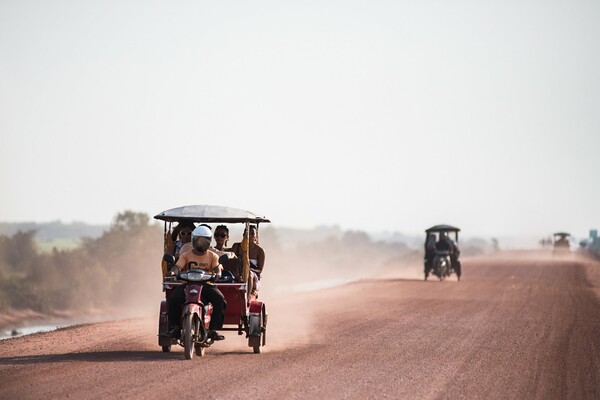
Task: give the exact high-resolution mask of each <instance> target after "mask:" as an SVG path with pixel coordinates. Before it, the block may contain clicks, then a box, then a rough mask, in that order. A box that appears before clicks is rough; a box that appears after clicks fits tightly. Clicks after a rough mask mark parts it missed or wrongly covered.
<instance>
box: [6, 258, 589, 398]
mask: <svg viewBox="0 0 600 400" xmlns="http://www.w3.org/2000/svg"><path fill="white" fill-rule="evenodd" d="M598 271H600V263H598V262H593V261H590V260H585V259H579V258H576V257H575V256H567V257H562V258H552V257H550V256H547V255H541V254H539V253H513V254H503V255H495V256H487V257H481V258H477V259H469V260H464V261H463V279H462V281H461V282H456V280H455V279H450V280H449V281H445V282H438V281H428V282H424V281H422V280H417V279H406V278H401V277H400V275H399V276H398V277H394V276H393V275H394V274H393V273H391V274H388V275H387V277H386V279H373V280H370V281H361V282H356V283H352V284H348V285H344V286H340V287H337V288H333V289H327V290H321V291H315V292H310V293H305V294H294V295H290V296H288V297H285V298H284V297H277V298H269V299H264V300H265V301H266V302H267V308H268V312H269V326H268V336H267V346H266V347H265V348H264V349H263V353H262V354H253V353H252V349H251V348H249V347H247V342H246V341H245V340H244V337H243V336H238V335H237V334H236V333H235V332H233V333H232V332H226V333H225V336H226V340H225V341H223V342H220V343H217V344H215V345H214V346H212V347H211V348H209V349H208V350H207V352H206V356H205V357H202V358H199V357H195V358H194V359H193V360H189V361H186V360H184V356H183V351H182V349H181V348H174V351H173V352H171V353H162V352H161V350H160V347H159V346H158V344H157V339H156V331H157V326H156V325H157V318H156V317H155V316H152V317H144V318H135V319H128V320H120V321H111V322H104V323H97V324H89V325H82V326H77V327H71V328H66V329H61V330H58V331H54V332H48V333H40V334H34V335H28V336H24V337H19V338H14V339H7V340H3V341H0V399H40V398H48V399H54V398H67V397H68V398H72V399H106V398H127V399H131V398H144V399H164V398H182V399H187V398H203V399H249V398H258V399H283V398H285V399H307V398H309V399H321V398H327V399H370V398H372V399H381V398H394V399H397V398H411V399H438V398H448V399H460V398H466V399H580V398H581V399H592V398H600V301H599V298H598V293H599V291H598V289H599V288H600V282H599V280H600V273H599V272H598ZM157 314H158V305H157Z"/></svg>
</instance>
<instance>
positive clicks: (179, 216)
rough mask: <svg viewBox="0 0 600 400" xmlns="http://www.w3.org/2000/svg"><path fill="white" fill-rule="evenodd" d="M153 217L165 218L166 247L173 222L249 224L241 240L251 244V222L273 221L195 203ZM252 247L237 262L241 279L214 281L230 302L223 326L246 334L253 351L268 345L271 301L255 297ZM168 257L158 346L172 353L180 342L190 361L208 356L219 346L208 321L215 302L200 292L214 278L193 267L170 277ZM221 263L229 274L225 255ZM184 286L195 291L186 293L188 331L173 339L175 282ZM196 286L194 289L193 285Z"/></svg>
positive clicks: (242, 212) (238, 210) (246, 248)
mask: <svg viewBox="0 0 600 400" xmlns="http://www.w3.org/2000/svg"><path fill="white" fill-rule="evenodd" d="M154 218H155V219H159V220H162V221H164V225H165V226H164V240H165V248H166V245H167V242H168V241H169V239H170V238H171V232H172V224H173V223H174V222H177V223H180V222H183V221H190V222H194V223H217V224H218V223H223V224H233V223H242V224H245V225H246V234H245V235H244V238H243V241H242V242H243V243H246V244H247V243H248V240H249V236H248V232H249V231H250V229H248V227H249V225H250V224H254V225H256V226H257V227H258V225H259V224H260V223H262V222H270V221H269V220H268V219H266V218H264V217H260V216H257V215H255V214H253V213H251V212H249V211H245V210H240V209H238V208H231V207H221V206H212V205H191V206H184V207H178V208H173V209H170V210H166V211H163V212H161V213H159V214H158V215H155V216H154ZM248 247H249V246H246V247H245V254H244V255H243V258H242V260H241V266H240V265H237V266H239V267H240V270H238V271H240V273H239V274H237V275H238V277H237V278H236V279H235V280H234V279H233V275H234V274H227V275H228V276H229V277H230V278H231V279H223V280H221V281H219V280H216V281H215V284H216V286H217V288H218V289H219V290H220V291H221V292H222V293H223V295H224V296H225V300H226V301H227V308H226V310H225V321H224V324H223V328H222V329H220V330H224V331H236V332H237V333H238V335H242V334H245V335H246V336H245V337H246V338H247V339H248V346H249V347H252V350H253V351H254V353H260V352H261V347H262V346H265V345H266V334H267V310H266V305H265V304H264V303H263V302H262V301H259V300H257V299H256V298H254V297H253V296H251V291H250V290H249V286H250V276H251V275H250V265H251V264H250V259H249V255H248ZM242 248H244V247H242ZM167 258H168V257H166V258H165V259H163V278H164V282H163V291H164V292H165V300H163V301H162V302H161V304H160V314H159V322H158V345H159V346H161V347H162V350H163V351H164V352H169V351H171V345H173V344H178V345H180V346H182V347H183V348H184V350H185V358H186V359H191V358H192V357H193V356H194V354H195V355H197V356H200V357H201V356H203V355H204V351H205V349H206V348H208V347H209V346H211V345H212V344H214V341H212V340H210V339H209V338H207V336H206V328H207V327H208V322H207V321H208V320H210V313H211V311H212V306H211V305H210V304H202V302H201V301H200V290H201V285H203V284H205V283H206V281H210V280H213V279H214V277H213V276H210V275H209V274H204V273H203V272H202V271H197V270H189V271H188V272H184V273H181V274H180V276H178V279H177V280H176V282H174V281H173V280H170V279H168V277H167V276H166V271H167V270H168V269H167V264H169V263H172V262H173V261H172V260H167ZM219 261H220V262H221V264H223V266H224V268H225V272H224V275H225V273H227V272H228V266H227V265H225V263H223V261H222V260H221V259H220V260H219ZM232 261H233V260H232ZM235 261H240V260H235ZM183 284H187V285H189V286H190V290H189V292H190V293H187V294H186V301H187V304H186V306H185V307H184V309H183V313H182V321H183V322H184V324H183V329H182V332H181V337H179V338H172V337H171V336H170V335H169V330H170V324H169V313H168V309H169V307H168V301H169V297H170V296H171V294H172V293H173V291H174V290H175V288H176V286H177V285H183ZM192 285H194V286H195V287H194V288H192ZM193 289H195V290H196V293H193ZM193 294H196V296H195V299H193V301H192V299H191V298H192V297H194V296H192V295H193ZM190 316H191V318H190Z"/></svg>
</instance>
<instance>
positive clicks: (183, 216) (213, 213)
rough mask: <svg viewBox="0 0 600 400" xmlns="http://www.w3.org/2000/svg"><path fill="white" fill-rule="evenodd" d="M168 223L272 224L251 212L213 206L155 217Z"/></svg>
mask: <svg viewBox="0 0 600 400" xmlns="http://www.w3.org/2000/svg"><path fill="white" fill-rule="evenodd" d="M154 219H160V220H162V221H167V222H180V221H191V222H207V223H218V222H221V223H240V222H251V223H252V222H253V223H259V222H271V221H269V220H268V219H266V218H265V217H261V216H257V215H256V214H254V213H251V212H250V211H246V210H241V209H239V208H232V207H222V206H213V205H208V204H200V205H189V206H183V207H177V208H171V209H170V210H166V211H163V212H161V213H159V214H157V215H155V216H154Z"/></svg>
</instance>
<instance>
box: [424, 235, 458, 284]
mask: <svg viewBox="0 0 600 400" xmlns="http://www.w3.org/2000/svg"><path fill="white" fill-rule="evenodd" d="M458 232H460V229H459V228H457V227H454V226H451V225H435V226H432V227H431V228H429V229H426V230H425V233H426V235H425V259H424V264H425V280H427V278H428V277H429V274H430V273H431V274H433V275H435V276H436V277H438V279H439V280H440V281H443V280H444V279H446V278H447V277H449V276H450V275H451V274H452V273H455V274H456V277H457V279H458V280H459V281H460V277H461V275H462V271H461V265H460V260H459V259H458V258H459V256H460V250H459V249H458ZM450 236H454V239H452V238H451V237H450Z"/></svg>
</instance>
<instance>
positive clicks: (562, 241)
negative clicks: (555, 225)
mask: <svg viewBox="0 0 600 400" xmlns="http://www.w3.org/2000/svg"><path fill="white" fill-rule="evenodd" d="M570 239H571V234H570V233H567V232H556V233H554V234H553V235H552V240H553V250H552V253H553V254H565V253H568V252H569V251H570V247H571V243H570Z"/></svg>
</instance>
